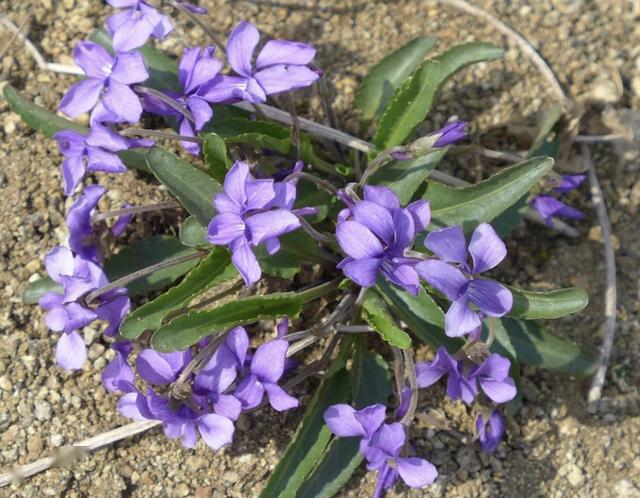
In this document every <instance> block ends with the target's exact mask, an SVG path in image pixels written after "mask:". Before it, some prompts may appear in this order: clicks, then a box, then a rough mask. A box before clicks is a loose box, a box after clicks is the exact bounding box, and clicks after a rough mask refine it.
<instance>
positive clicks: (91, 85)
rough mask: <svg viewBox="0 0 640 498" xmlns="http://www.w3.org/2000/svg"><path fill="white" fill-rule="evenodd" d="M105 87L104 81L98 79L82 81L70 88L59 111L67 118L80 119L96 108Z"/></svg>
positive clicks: (61, 102)
mask: <svg viewBox="0 0 640 498" xmlns="http://www.w3.org/2000/svg"><path fill="white" fill-rule="evenodd" d="M103 87H104V81H102V80H99V79H96V78H87V79H85V80H80V81H78V82H77V83H74V84H73V85H71V86H70V87H69V90H67V93H65V94H64V97H62V100H61V101H60V105H59V106H58V109H59V110H60V111H62V112H64V113H65V114H66V115H67V116H71V117H72V118H75V117H78V116H80V114H82V113H85V112H88V111H90V110H91V109H93V108H94V107H95V105H96V104H97V103H98V99H99V98H100V93H101V92H102V88H103Z"/></svg>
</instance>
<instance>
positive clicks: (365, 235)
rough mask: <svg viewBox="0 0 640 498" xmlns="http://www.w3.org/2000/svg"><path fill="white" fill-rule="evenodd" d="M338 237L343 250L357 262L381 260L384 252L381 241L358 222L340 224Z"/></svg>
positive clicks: (350, 221) (349, 221)
mask: <svg viewBox="0 0 640 498" xmlns="http://www.w3.org/2000/svg"><path fill="white" fill-rule="evenodd" d="M336 237H337V239H338V244H340V247H341V248H342V250H343V251H344V252H345V253H346V254H347V255H349V256H351V257H352V258H355V259H356V260H358V259H363V258H376V257H378V258H379V257H381V256H382V254H383V252H384V249H383V247H382V244H381V243H380V240H378V238H377V237H376V236H375V235H374V234H373V232H371V230H369V229H368V228H367V227H365V226H364V225H363V224H361V223H358V222H357V221H352V220H348V221H345V222H343V223H340V224H339V225H338V228H337V229H336Z"/></svg>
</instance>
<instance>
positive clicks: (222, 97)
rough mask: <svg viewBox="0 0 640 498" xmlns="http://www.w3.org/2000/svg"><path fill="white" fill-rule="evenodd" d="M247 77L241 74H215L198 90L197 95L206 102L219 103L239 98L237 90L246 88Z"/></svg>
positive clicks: (240, 90) (241, 90)
mask: <svg viewBox="0 0 640 498" xmlns="http://www.w3.org/2000/svg"><path fill="white" fill-rule="evenodd" d="M247 82H248V80H247V78H245V77H243V76H226V75H224V76H221V75H218V76H216V77H215V78H214V79H213V80H211V81H210V82H209V83H207V84H206V85H203V86H202V88H200V90H199V91H198V95H200V96H201V97H202V98H204V99H205V100H206V101H207V102H212V103H221V102H234V101H236V100H241V99H242V97H240V96H238V95H237V93H238V92H243V91H244V90H245V89H246V88H247Z"/></svg>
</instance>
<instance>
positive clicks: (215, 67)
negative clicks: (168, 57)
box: [180, 47, 222, 93]
mask: <svg viewBox="0 0 640 498" xmlns="http://www.w3.org/2000/svg"><path fill="white" fill-rule="evenodd" d="M187 50H188V49H187ZM192 50H199V49H197V48H196V49H192ZM185 53H186V50H185ZM180 67H181V69H182V64H181V66H180ZM221 69H222V62H220V61H219V60H218V59H215V58H213V47H206V48H204V49H203V55H202V57H200V58H199V59H198V60H197V61H196V63H195V64H194V66H193V68H192V69H191V70H190V71H189V72H188V73H187V74H186V76H187V78H185V80H184V82H183V83H182V86H183V88H184V91H185V93H192V92H196V91H198V90H199V88H200V87H201V86H202V85H204V84H206V83H209V82H210V81H211V80H213V79H214V78H215V77H216V75H217V74H218V73H219V72H220V70H221Z"/></svg>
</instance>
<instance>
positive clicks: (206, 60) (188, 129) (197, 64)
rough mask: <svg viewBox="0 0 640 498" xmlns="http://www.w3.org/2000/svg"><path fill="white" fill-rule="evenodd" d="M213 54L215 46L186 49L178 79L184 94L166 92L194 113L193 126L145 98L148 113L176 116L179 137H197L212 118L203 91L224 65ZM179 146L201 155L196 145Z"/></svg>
mask: <svg viewBox="0 0 640 498" xmlns="http://www.w3.org/2000/svg"><path fill="white" fill-rule="evenodd" d="M214 51H215V47H205V48H200V47H196V48H186V49H185V50H184V54H183V56H182V59H180V66H179V68H178V80H179V82H180V86H181V87H182V95H180V94H177V93H175V92H170V91H167V92H165V93H166V94H167V95H169V96H170V97H172V98H173V99H175V100H176V101H178V102H180V103H181V104H184V106H185V107H186V108H187V109H189V111H191V114H193V117H194V119H195V123H192V122H191V121H190V120H189V119H187V118H186V117H185V116H184V115H183V114H182V113H180V112H178V111H177V110H175V109H173V108H172V107H169V106H168V105H167V104H165V103H163V102H160V101H159V100H158V99H156V98H154V97H151V96H147V97H145V99H144V103H145V110H147V111H149V112H153V113H155V114H160V115H162V116H174V117H175V118H176V120H177V126H178V128H179V132H180V135H184V136H187V137H194V136H196V132H198V131H200V130H201V129H202V128H203V127H204V125H206V124H207V123H208V122H209V120H210V119H211V118H212V117H213V111H212V110H211V106H210V105H209V103H208V102H207V99H205V98H204V97H203V96H202V95H203V88H204V87H205V86H206V85H207V84H209V83H210V82H211V81H212V80H213V79H214V78H215V77H216V75H217V74H218V72H219V71H220V69H222V62H220V61H219V60H218V59H216V58H215V57H213V54H214ZM180 145H182V147H183V148H184V149H185V150H186V151H187V152H189V153H191V154H194V155H198V154H199V153H200V145H199V144H197V143H194V142H184V141H183V142H180Z"/></svg>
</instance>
